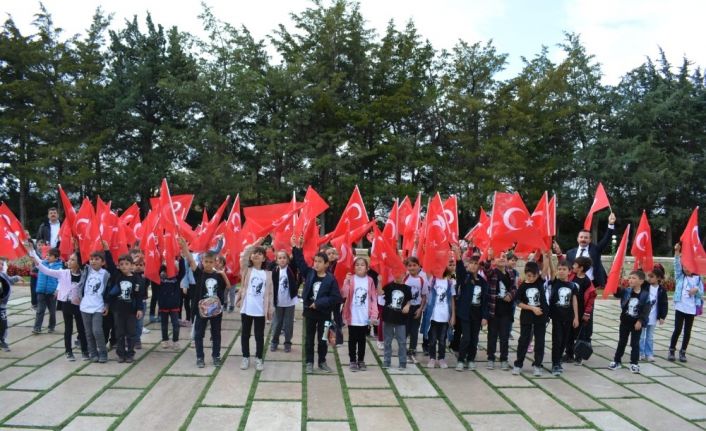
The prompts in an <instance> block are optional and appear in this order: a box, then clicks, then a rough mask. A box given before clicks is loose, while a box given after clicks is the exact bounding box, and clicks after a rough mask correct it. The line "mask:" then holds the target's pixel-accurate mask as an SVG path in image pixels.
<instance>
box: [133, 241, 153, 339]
mask: <svg viewBox="0 0 706 431" xmlns="http://www.w3.org/2000/svg"><path fill="white" fill-rule="evenodd" d="M140 251H142V250H140ZM130 254H131V255H132V256H137V257H133V261H134V265H133V266H132V273H133V274H135V275H136V276H138V277H140V278H141V280H140V285H141V286H142V310H143V311H142V317H140V318H139V319H137V325H136V326H137V327H136V328H135V338H134V342H135V350H140V349H142V334H143V333H145V334H149V332H150V330H149V329H147V328H145V312H146V311H147V292H148V291H149V290H150V286H151V285H152V282H151V281H149V280H148V279H146V278H145V259H144V254H142V253H137V254H135V253H132V252H130Z"/></svg>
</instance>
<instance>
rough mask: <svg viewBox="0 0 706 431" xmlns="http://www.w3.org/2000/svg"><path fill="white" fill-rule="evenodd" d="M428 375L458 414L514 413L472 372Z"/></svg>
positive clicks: (507, 404) (448, 372) (505, 402)
mask: <svg viewBox="0 0 706 431" xmlns="http://www.w3.org/2000/svg"><path fill="white" fill-rule="evenodd" d="M443 371H446V372H434V373H429V374H430V375H431V377H432V379H434V382H435V383H436V384H437V386H439V388H441V390H442V391H443V392H444V394H445V395H446V396H447V397H448V399H449V400H450V401H451V403H452V404H453V405H454V407H456V409H457V410H458V411H460V412H481V413H485V412H502V411H507V412H511V411H514V409H513V408H512V406H511V405H510V404H509V403H508V402H507V401H505V400H504V399H503V398H502V397H501V396H500V395H498V393H497V392H495V390H494V389H493V388H491V387H490V386H488V384H487V383H485V381H483V379H481V378H480V377H478V375H477V374H476V373H474V372H470V371H465V372H463V373H459V372H455V371H454V372H450V371H448V370H443Z"/></svg>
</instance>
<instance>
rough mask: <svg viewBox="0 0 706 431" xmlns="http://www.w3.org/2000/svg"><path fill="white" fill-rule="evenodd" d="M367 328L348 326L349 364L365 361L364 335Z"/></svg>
mask: <svg viewBox="0 0 706 431" xmlns="http://www.w3.org/2000/svg"><path fill="white" fill-rule="evenodd" d="M367 332H368V327H367V326H353V325H348V357H349V358H350V360H351V363H354V362H364V361H365V335H366V333H367Z"/></svg>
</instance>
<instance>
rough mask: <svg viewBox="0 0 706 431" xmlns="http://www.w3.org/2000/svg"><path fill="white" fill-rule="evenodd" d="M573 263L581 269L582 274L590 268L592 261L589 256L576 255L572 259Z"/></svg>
mask: <svg viewBox="0 0 706 431" xmlns="http://www.w3.org/2000/svg"><path fill="white" fill-rule="evenodd" d="M574 263H575V264H576V265H578V266H579V268H581V269H582V270H583V273H584V274H585V273H586V272H588V270H589V269H591V266H593V261H592V260H591V258H590V257H587V256H579V257H577V258H576V259H574Z"/></svg>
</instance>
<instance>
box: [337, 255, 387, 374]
mask: <svg viewBox="0 0 706 431" xmlns="http://www.w3.org/2000/svg"><path fill="white" fill-rule="evenodd" d="M353 267H354V271H355V274H354V275H352V276H351V274H348V275H347V276H346V279H345V281H344V282H343V288H342V289H341V296H343V300H344V303H343V321H344V322H345V324H346V326H348V356H349V358H350V364H349V365H348V367H349V369H350V370H351V371H353V372H356V371H366V370H367V369H368V367H367V366H366V365H365V335H366V333H367V332H368V325H369V324H370V322H371V321H372V322H375V321H376V320H377V318H378V308H377V304H378V295H377V289H375V281H374V280H373V279H372V277H370V276H369V275H368V261H367V260H366V259H365V258H362V257H357V258H356V259H355V261H354V263H353Z"/></svg>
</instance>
